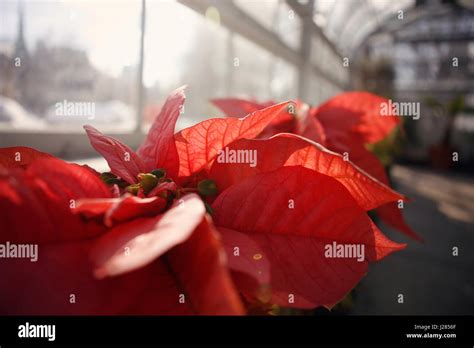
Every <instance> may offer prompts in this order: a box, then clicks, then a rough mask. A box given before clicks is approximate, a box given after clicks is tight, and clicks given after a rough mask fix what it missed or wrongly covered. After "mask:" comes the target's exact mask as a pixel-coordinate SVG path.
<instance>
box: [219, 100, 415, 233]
mask: <svg viewBox="0 0 474 348" xmlns="http://www.w3.org/2000/svg"><path fill="white" fill-rule="evenodd" d="M212 102H213V103H214V104H215V105H216V106H217V107H219V108H220V109H221V110H222V111H224V113H225V114H226V115H228V116H234V117H240V115H241V114H242V113H245V112H248V111H255V110H259V109H261V108H262V107H264V105H263V104H258V103H255V102H248V101H246V100H242V99H236V98H229V99H214V100H212ZM387 102H388V100H386V99H385V98H382V97H379V96H376V95H374V94H371V93H367V92H347V93H342V94H340V95H338V96H336V97H334V98H331V99H330V100H328V101H327V102H325V103H323V104H322V105H320V106H319V107H314V108H309V107H308V106H306V105H305V104H304V103H301V102H300V103H299V104H297V106H296V109H295V112H294V113H293V114H294V117H292V118H291V119H290V117H289V116H288V117H287V118H286V119H280V120H276V122H275V123H274V124H272V125H270V127H268V128H267V129H266V130H265V132H264V136H265V137H268V136H271V135H274V134H278V133H280V132H289V133H295V134H299V135H302V136H304V137H306V138H308V139H311V140H313V141H316V142H318V143H319V144H321V145H323V146H325V147H327V148H329V149H331V150H333V151H336V152H339V153H347V154H349V158H350V160H351V162H353V163H355V164H356V165H357V166H358V167H360V168H362V169H363V170H364V171H366V172H367V173H369V174H370V175H371V176H373V177H374V178H376V179H377V180H379V181H380V182H382V183H383V184H385V185H387V186H388V185H389V179H388V177H387V174H386V172H385V169H384V167H383V165H382V163H381V162H380V161H379V160H378V158H377V157H376V156H375V155H374V154H372V153H371V152H370V151H369V150H367V148H366V145H367V144H375V143H377V142H379V141H381V140H383V139H384V138H385V137H386V136H387V135H388V134H389V133H390V132H392V131H393V130H394V129H395V127H397V126H398V125H399V124H400V119H399V118H398V117H396V115H394V114H389V115H388V117H382V116H381V105H382V104H383V103H387ZM376 211H377V214H378V216H379V217H380V218H381V219H382V221H384V222H385V223H387V224H388V225H390V226H392V227H394V228H396V229H398V230H399V231H401V232H403V233H405V234H406V235H408V236H410V237H412V238H414V239H416V240H421V238H420V237H419V236H418V235H417V234H416V233H415V232H414V231H413V230H412V229H411V228H410V226H408V225H407V224H406V223H405V221H404V219H403V216H402V214H401V212H400V209H399V208H398V206H397V202H391V203H387V204H384V205H382V206H380V207H378V208H377V209H376Z"/></svg>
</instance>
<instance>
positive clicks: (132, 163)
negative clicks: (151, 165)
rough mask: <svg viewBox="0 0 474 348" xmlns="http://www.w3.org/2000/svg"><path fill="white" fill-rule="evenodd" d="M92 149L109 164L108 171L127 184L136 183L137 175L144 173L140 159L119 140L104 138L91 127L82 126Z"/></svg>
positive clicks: (144, 169)
mask: <svg viewBox="0 0 474 348" xmlns="http://www.w3.org/2000/svg"><path fill="white" fill-rule="evenodd" d="M84 129H85V130H86V132H87V136H88V137H89V141H90V143H91V145H92V147H93V148H94V149H95V150H96V151H97V152H99V153H100V154H101V155H102V156H103V157H104V158H105V160H106V161H107V163H108V164H109V167H110V170H111V171H112V173H114V174H115V175H117V176H119V177H121V178H122V179H123V180H125V181H126V182H128V183H131V184H132V183H136V182H137V175H138V174H140V173H143V172H146V167H145V164H144V163H143V161H142V160H141V158H140V157H138V156H137V154H136V153H135V152H134V151H133V150H132V149H130V148H129V147H128V146H127V145H125V144H124V143H122V142H121V141H120V140H117V139H115V138H112V137H109V136H106V135H104V134H102V133H101V132H99V131H98V130H97V129H95V128H94V127H92V126H84Z"/></svg>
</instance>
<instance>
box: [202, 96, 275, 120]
mask: <svg viewBox="0 0 474 348" xmlns="http://www.w3.org/2000/svg"><path fill="white" fill-rule="evenodd" d="M211 103H212V104H214V105H215V106H217V107H218V108H219V109H221V110H222V111H223V112H224V114H225V115H226V116H228V117H237V118H242V117H245V116H247V115H248V114H251V113H252V112H255V111H257V110H261V109H265V107H266V106H265V105H264V104H260V103H257V102H254V101H252V100H246V99H240V98H216V99H211ZM268 106H270V105H268Z"/></svg>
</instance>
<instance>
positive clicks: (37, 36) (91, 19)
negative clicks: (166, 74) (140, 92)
mask: <svg viewBox="0 0 474 348" xmlns="http://www.w3.org/2000/svg"><path fill="white" fill-rule="evenodd" d="M112 8H113V10H111V9H112ZM140 11H141V3H140V2H139V1H125V0H122V1H120V0H118V1H100V2H99V1H32V0H28V1H18V0H7V1H2V2H1V3H0V13H1V14H2V21H1V27H0V40H1V41H0V69H1V70H0V75H1V76H2V79H1V80H0V81H1V82H0V129H7V130H8V129H12V128H15V129H34V130H35V131H40V130H45V131H58V132H82V125H83V124H86V123H89V124H93V125H96V126H98V127H100V128H101V129H102V130H103V129H109V130H114V131H129V130H132V129H133V128H134V127H135V122H136V97H137V82H136V81H137V66H138V53H139V49H138V48H139V42H140V40H139V35H140V26H139V21H140V13H141V12H140ZM53 19H54V20H53Z"/></svg>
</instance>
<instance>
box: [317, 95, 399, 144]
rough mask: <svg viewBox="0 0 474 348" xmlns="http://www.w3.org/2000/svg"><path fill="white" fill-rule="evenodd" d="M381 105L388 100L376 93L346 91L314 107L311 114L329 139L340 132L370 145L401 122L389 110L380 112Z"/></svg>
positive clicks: (386, 103)
mask: <svg viewBox="0 0 474 348" xmlns="http://www.w3.org/2000/svg"><path fill="white" fill-rule="evenodd" d="M383 105H388V100H387V99H385V98H382V97H379V96H377V95H375V94H372V93H368V92H346V93H341V94H339V95H337V96H335V97H333V98H331V99H329V100H328V101H327V102H325V103H324V104H322V105H320V106H319V107H318V108H317V109H313V110H312V111H311V114H312V115H313V117H316V118H317V119H318V120H319V121H320V122H321V124H322V125H323V127H324V129H325V131H326V135H327V137H328V138H329V139H331V138H332V136H333V132H343V133H344V134H349V133H350V134H351V135H352V136H354V137H357V139H358V140H359V141H360V142H362V143H370V144H372V143H376V142H378V141H380V140H382V139H384V138H385V137H386V136H387V135H388V134H389V133H390V132H391V131H392V130H393V129H394V128H395V127H396V126H397V125H398V124H399V123H400V119H399V118H398V117H397V116H396V115H394V114H393V113H392V110H387V115H386V116H384V115H383V113H382V108H383Z"/></svg>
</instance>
